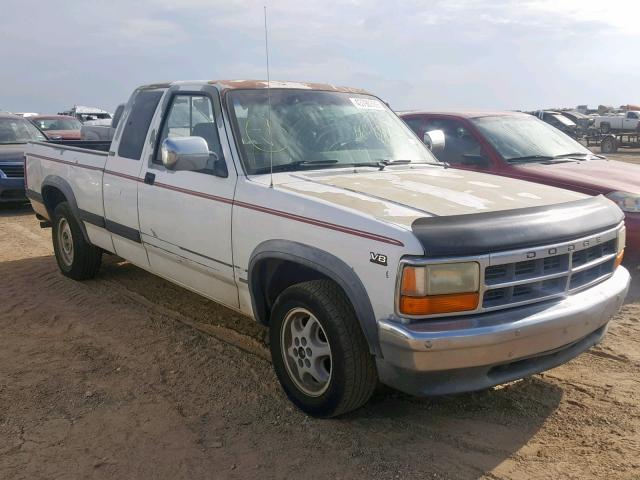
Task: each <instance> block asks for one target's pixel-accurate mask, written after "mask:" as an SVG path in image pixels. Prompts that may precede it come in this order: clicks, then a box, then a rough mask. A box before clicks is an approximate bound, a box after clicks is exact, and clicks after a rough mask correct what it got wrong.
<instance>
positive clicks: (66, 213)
mask: <svg viewBox="0 0 640 480" xmlns="http://www.w3.org/2000/svg"><path fill="white" fill-rule="evenodd" d="M52 236H53V250H54V252H55V254H56V261H57V262H58V267H59V268H60V271H61V272H62V274H63V275H65V276H67V277H69V278H73V279H74V280H87V279H89V278H93V277H95V276H96V273H98V270H99V269H100V264H101V262H102V250H100V249H99V248H98V247H95V246H93V245H91V244H90V243H89V242H87V241H86V240H85V238H84V235H83V234H82V230H81V229H80V224H79V223H78V220H77V219H76V217H75V215H74V214H73V211H72V210H71V207H70V206H69V204H68V203H67V202H62V203H59V204H58V205H57V206H56V208H55V210H54V213H53V228H52Z"/></svg>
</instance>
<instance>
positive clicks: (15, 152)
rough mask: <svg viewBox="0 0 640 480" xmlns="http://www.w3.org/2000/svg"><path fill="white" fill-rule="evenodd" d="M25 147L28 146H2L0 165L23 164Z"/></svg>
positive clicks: (0, 149) (0, 146)
mask: <svg viewBox="0 0 640 480" xmlns="http://www.w3.org/2000/svg"><path fill="white" fill-rule="evenodd" d="M25 147H26V145H21V144H11V145H0V163H2V162H22V161H23V160H24V149H25Z"/></svg>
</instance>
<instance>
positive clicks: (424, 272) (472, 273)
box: [398, 262, 480, 315]
mask: <svg viewBox="0 0 640 480" xmlns="http://www.w3.org/2000/svg"><path fill="white" fill-rule="evenodd" d="M479 288H480V265H479V264H478V263H477V262H461V263H441V264H435V265H405V266H404V268H403V269H402V279H401V282H400V299H399V305H398V308H399V310H400V313H402V314H406V315H433V314H438V313H451V312H464V311H469V310H475V309H476V308H478V301H479V298H480V294H479Z"/></svg>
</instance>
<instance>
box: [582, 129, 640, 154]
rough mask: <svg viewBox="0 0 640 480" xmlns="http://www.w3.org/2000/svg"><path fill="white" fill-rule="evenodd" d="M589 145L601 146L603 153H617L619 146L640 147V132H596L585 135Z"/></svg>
mask: <svg viewBox="0 0 640 480" xmlns="http://www.w3.org/2000/svg"><path fill="white" fill-rule="evenodd" d="M585 140H586V142H587V147H594V146H595V147H597V146H600V152H602V153H616V152H617V151H618V148H640V133H638V132H635V133H632V132H630V133H607V134H602V133H595V134H593V135H587V136H586V137H585Z"/></svg>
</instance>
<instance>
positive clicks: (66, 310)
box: [0, 154, 640, 480]
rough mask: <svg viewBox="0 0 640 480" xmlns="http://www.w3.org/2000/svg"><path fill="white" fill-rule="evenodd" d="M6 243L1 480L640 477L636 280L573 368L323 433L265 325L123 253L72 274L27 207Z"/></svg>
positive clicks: (420, 403) (420, 402) (391, 400)
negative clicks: (278, 363)
mask: <svg viewBox="0 0 640 480" xmlns="http://www.w3.org/2000/svg"><path fill="white" fill-rule="evenodd" d="M623 155H624V156H625V157H626V158H625V159H633V158H630V157H629V156H627V155H625V154H623ZM0 246H1V247H2V248H0V280H1V283H0V285H1V289H0V332H1V333H0V479H29V480H34V479H54V478H61V479H76V478H110V479H151V478H154V479H227V478H228V479H257V478H260V479H271V478H307V479H316V478H318V479H326V478H331V479H359V478H362V479H379V478H380V479H387V478H389V479H396V478H399V479H414V478H415V479H418V478H420V479H425V478H434V479H492V480H496V479H533V478H536V479H537V478H540V479H542V478H545V479H548V478H554V479H555V478H575V479H588V478H593V479H604V478H607V479H618V478H619V479H637V478H640V456H639V455H638V453H639V452H640V376H639V372H640V278H638V277H640V275H638V274H635V275H636V279H635V280H634V285H633V290H632V292H631V294H630V295H629V297H628V301H627V304H626V305H625V307H624V308H623V310H622V311H621V312H620V314H618V315H617V316H616V317H615V318H614V319H613V321H612V323H611V328H610V330H609V333H608V335H607V337H606V339H605V341H604V342H603V343H602V344H601V345H600V346H598V347H596V348H594V349H592V350H591V351H589V352H588V353H585V354H583V355H581V356H580V357H578V358H577V359H575V360H573V361H572V362H570V363H568V364H566V365H564V366H562V367H559V368H556V369H554V370H552V371H550V372H547V373H545V374H542V375H536V376H534V377H532V378H529V379H526V380H523V381H519V382H514V383H512V384H509V385H507V386H503V387H499V388H494V389H490V390H487V391H483V392H479V393H473V394H464V395H455V396H446V397H440V398H431V399H416V398H412V397H409V396H407V395H404V394H400V393H397V392H394V391H391V390H389V389H385V388H380V389H379V391H377V392H376V394H375V395H374V397H373V399H372V400H371V401H370V402H369V404H368V405H367V406H365V407H364V408H362V409H360V410H358V411H356V412H354V413H352V414H350V415H347V416H345V417H343V418H340V419H334V420H315V419H312V418H309V417H307V416H305V415H303V414H301V413H300V412H299V411H297V410H295V409H294V408H293V407H292V406H291V405H290V404H289V402H288V401H287V400H286V398H285V397H284V396H283V394H282V393H281V390H280V388H279V385H278V383H277V380H276V378H275V375H274V374H273V372H272V370H271V366H270V363H269V361H268V358H269V356H268V352H267V350H266V348H265V346H264V342H263V339H264V335H265V331H264V329H262V328H261V327H259V326H258V325H256V324H255V323H254V322H252V321H249V320H247V319H245V318H243V317H241V316H239V315H237V314H235V313H233V312H231V311H229V310H226V309H224V308H221V307H218V306H216V305H215V304H213V303H212V302H209V301H207V300H204V299H202V298H200V297H198V296H197V295H194V294H192V293H190V292H187V291H185V290H183V289H181V288H179V287H176V286H173V285H171V284H169V283H168V282H165V281H163V280H161V279H158V278H156V277H154V276H152V275H150V274H148V273H146V272H144V271H142V270H140V269H138V268H136V267H133V266H132V265H130V264H128V263H127V262H123V261H122V260H120V259H118V258H115V257H108V258H106V261H105V266H104V267H103V269H102V270H101V273H100V274H99V276H98V277H97V278H96V279H95V280H92V281H88V282H85V283H78V282H74V281H72V280H69V279H67V278H65V277H63V276H62V275H60V274H59V273H58V270H57V266H56V263H55V259H54V258H53V256H52V248H51V240H50V230H42V229H40V228H39V226H38V223H37V221H36V220H35V217H34V216H33V214H32V212H31V211H30V209H28V208H2V209H0Z"/></svg>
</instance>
